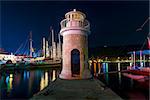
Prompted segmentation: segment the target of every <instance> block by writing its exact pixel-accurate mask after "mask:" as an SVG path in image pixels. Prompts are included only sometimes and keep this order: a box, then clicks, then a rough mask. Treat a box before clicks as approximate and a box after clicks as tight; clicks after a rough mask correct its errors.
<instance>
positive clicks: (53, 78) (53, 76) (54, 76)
mask: <svg viewBox="0 0 150 100" xmlns="http://www.w3.org/2000/svg"><path fill="white" fill-rule="evenodd" d="M55 79H56V70H53V75H52V81H54V80H55Z"/></svg>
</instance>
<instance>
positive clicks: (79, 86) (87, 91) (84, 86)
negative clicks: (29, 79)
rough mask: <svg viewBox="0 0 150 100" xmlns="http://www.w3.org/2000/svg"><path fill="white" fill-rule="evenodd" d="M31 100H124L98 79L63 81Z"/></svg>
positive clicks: (57, 81)
mask: <svg viewBox="0 0 150 100" xmlns="http://www.w3.org/2000/svg"><path fill="white" fill-rule="evenodd" d="M30 100H122V98H121V97H120V96H118V95H117V94H116V93H114V92H113V91H112V90H111V89H110V88H108V87H106V86H105V85H104V84H103V83H102V82H101V81H99V80H97V79H87V80H62V79H59V78H57V79H56V81H55V82H52V83H51V85H49V86H48V87H46V88H45V89H44V90H42V91H40V92H38V93H37V94H35V95H34V96H33V97H32V98H30Z"/></svg>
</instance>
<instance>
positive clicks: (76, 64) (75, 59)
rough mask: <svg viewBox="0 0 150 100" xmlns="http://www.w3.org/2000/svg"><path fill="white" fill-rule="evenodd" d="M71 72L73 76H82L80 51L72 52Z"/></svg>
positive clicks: (74, 50)
mask: <svg viewBox="0 0 150 100" xmlns="http://www.w3.org/2000/svg"><path fill="white" fill-rule="evenodd" d="M71 71H72V75H75V74H80V51H79V50H78V49H73V50H72V51H71Z"/></svg>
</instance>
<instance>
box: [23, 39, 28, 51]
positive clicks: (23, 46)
mask: <svg viewBox="0 0 150 100" xmlns="http://www.w3.org/2000/svg"><path fill="white" fill-rule="evenodd" d="M27 42H28V38H27V39H26V41H25V44H24V46H23V48H22V51H24V49H25V47H26V45H27ZM23 53H24V52H23Z"/></svg>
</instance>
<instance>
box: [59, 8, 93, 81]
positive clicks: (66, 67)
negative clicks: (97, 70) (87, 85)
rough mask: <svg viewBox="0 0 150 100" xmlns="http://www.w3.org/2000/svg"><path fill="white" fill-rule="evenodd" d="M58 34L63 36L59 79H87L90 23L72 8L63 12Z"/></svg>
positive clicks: (82, 14)
mask: <svg viewBox="0 0 150 100" xmlns="http://www.w3.org/2000/svg"><path fill="white" fill-rule="evenodd" d="M60 24H61V30H60V35H62V36H63V47H62V57H63V58H62V59H63V61H62V71H61V73H60V75H59V77H60V78H61V79H88V78H91V73H90V70H89V67H88V35H89V34H90V23H89V22H88V21H87V20H86V15H85V14H84V13H82V12H80V11H77V10H76V9H74V10H73V11H70V12H68V13H66V14H65V19H64V20H62V21H61V23H60Z"/></svg>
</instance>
